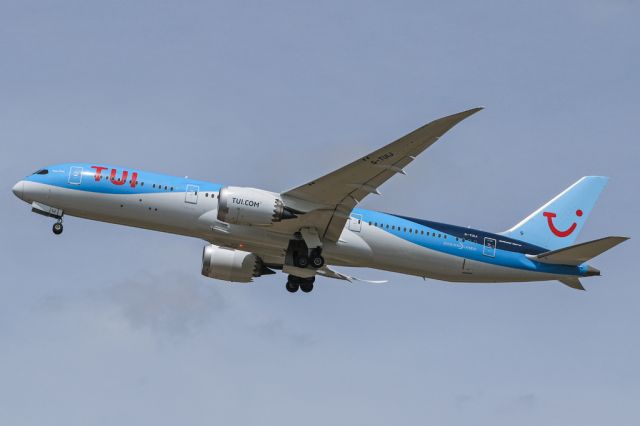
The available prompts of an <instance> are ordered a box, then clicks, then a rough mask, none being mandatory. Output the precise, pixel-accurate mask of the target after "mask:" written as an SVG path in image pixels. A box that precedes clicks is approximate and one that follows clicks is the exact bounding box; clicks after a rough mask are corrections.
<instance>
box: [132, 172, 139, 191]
mask: <svg viewBox="0 0 640 426" xmlns="http://www.w3.org/2000/svg"><path fill="white" fill-rule="evenodd" d="M136 185H138V172H133V173H131V187H132V188H135V187H136Z"/></svg>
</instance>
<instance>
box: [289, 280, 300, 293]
mask: <svg viewBox="0 0 640 426" xmlns="http://www.w3.org/2000/svg"><path fill="white" fill-rule="evenodd" d="M286 288H287V291H288V292H289V293H295V292H296V291H298V288H300V284H299V283H298V280H297V279H296V278H295V277H292V276H289V278H288V279H287V285H286Z"/></svg>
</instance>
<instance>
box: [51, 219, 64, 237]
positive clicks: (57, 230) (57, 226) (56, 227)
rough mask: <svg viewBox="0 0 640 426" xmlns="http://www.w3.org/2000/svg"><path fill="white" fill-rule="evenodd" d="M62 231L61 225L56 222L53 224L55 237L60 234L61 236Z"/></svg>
mask: <svg viewBox="0 0 640 426" xmlns="http://www.w3.org/2000/svg"><path fill="white" fill-rule="evenodd" d="M63 229H64V228H63V226H62V224H61V223H59V222H56V223H54V224H53V233H54V234H56V235H60V234H62V230H63Z"/></svg>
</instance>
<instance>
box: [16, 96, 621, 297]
mask: <svg viewBox="0 0 640 426" xmlns="http://www.w3.org/2000/svg"><path fill="white" fill-rule="evenodd" d="M481 109H482V108H473V109H469V110H467V111H463V112H460V113H457V114H453V115H449V116H446V117H443V118H440V119H437V120H435V121H432V122H430V123H428V124H426V125H424V126H423V127H420V128H419V129H417V130H415V131H413V132H411V133H409V134H407V135H406V136H403V137H401V138H400V139H398V140H396V141H395V142H392V143H390V144H388V145H386V146H384V147H382V148H380V149H378V150H376V151H373V152H372V153H370V154H368V155H365V156H364V157H361V158H358V159H357V160H355V161H353V162H352V163H350V164H348V165H346V166H344V167H342V168H340V169H338V170H335V171H333V172H331V173H329V174H327V175H324V176H322V177H320V178H317V179H314V180H311V181H309V182H308V183H305V184H303V185H300V186H298V187H295V188H293V189H289V190H286V191H284V192H280V193H277V192H271V191H266V190H263V189H258V188H249V187H238V186H230V185H222V184H218V183H211V182H207V181H200V180H194V179H189V178H186V177H185V178H181V177H175V176H167V175H164V174H157V173H150V172H145V171H142V170H138V169H133V168H126V167H117V166H111V165H105V164H100V163H65V164H57V165H52V166H48V167H45V168H42V169H39V170H38V171H36V172H35V173H33V174H32V175H30V176H27V177H25V178H24V179H22V180H20V181H19V182H18V183H17V184H16V185H15V186H14V187H13V193H14V194H15V195H16V196H17V197H18V198H20V199H21V200H23V201H25V202H27V203H29V204H30V205H31V210H32V211H33V212H35V213H39V214H41V215H44V216H47V217H50V218H54V219H55V220H56V222H55V223H54V225H53V233H54V234H56V235H59V234H61V233H62V231H63V224H62V220H63V217H65V216H75V217H80V218H86V219H91V220H98V221H102V222H109V223H114V224H120V225H126V226H133V227H138V228H144V229H150V230H155V231H162V232H168V233H172V234H178V235H184V236H189V237H195V238H199V239H202V240H204V241H206V245H205V247H204V249H203V253H202V270H201V273H202V275H204V276H206V277H209V278H214V279H218V280H224V281H230V282H236V283H248V282H252V281H253V280H254V278H257V277H260V276H262V275H268V274H274V273H276V271H277V270H280V271H282V272H283V273H284V274H287V275H288V278H287V282H286V289H287V290H288V291H289V292H291V293H294V292H296V291H298V290H301V291H302V292H304V293H308V292H310V291H312V290H313V285H314V282H315V279H316V276H322V277H328V278H334V279H339V280H345V281H347V282H351V283H353V282H356V281H363V282H369V283H381V282H386V281H366V280H360V279H358V278H356V277H353V276H350V275H347V274H345V273H342V272H339V271H337V270H336V269H335V266H347V267H367V268H374V269H379V270H385V271H391V272H396V273H401V274H408V275H413V276H417V277H422V278H423V279H425V280H426V279H427V278H429V279H436V280H444V281H450V282H467V283H506V282H530V281H549V280H557V281H560V282H561V283H563V284H565V285H567V286H569V287H572V288H574V289H579V290H584V287H583V285H582V283H581V282H580V278H582V277H590V276H597V275H600V271H599V270H598V269H596V268H595V267H593V266H591V265H589V264H588V263H587V262H588V261H589V260H591V259H592V258H594V257H596V256H598V255H600V254H601V253H603V252H605V251H607V250H609V249H611V248H613V247H614V246H616V245H618V244H620V243H622V242H623V241H625V240H627V239H628V238H626V237H617V236H611V237H605V238H600V239H597V240H594V241H589V242H584V243H579V244H575V241H576V238H577V236H578V234H579V233H580V231H581V229H582V227H583V225H584V224H585V222H586V220H587V218H588V216H589V213H590V212H591V210H592V208H593V206H594V204H595V202H596V200H597V198H598V196H599V195H600V193H601V191H602V190H603V188H604V187H605V185H606V184H607V181H608V178H607V177H603V176H585V177H583V178H581V179H580V180H578V181H577V182H575V183H574V184H573V185H571V186H570V187H568V188H567V189H566V190H564V191H563V192H562V193H560V194H559V195H557V196H556V197H554V198H553V199H551V201H549V202H547V203H546V204H544V205H543V206H542V207H540V208H538V209H537V210H535V211H534V212H533V213H531V214H530V215H529V216H527V217H526V218H524V219H523V220H522V221H520V222H518V223H517V224H516V225H514V226H513V227H512V228H510V229H508V230H506V231H504V232H498V233H493V232H487V231H482V230H478V229H472V228H468V227H462V226H455V225H448V224H445V223H440V222H435V221H430V220H423V219H416V218H412V217H408V216H402V215H399V214H392V213H383V212H379V211H373V210H365V209H362V208H358V207H357V205H358V204H360V203H361V202H362V201H363V200H364V199H365V198H366V197H367V196H368V195H370V194H380V192H379V187H380V186H381V185H382V184H383V183H385V182H386V181H387V180H388V179H390V178H391V177H392V176H394V175H396V174H405V168H406V167H407V166H408V165H409V164H410V163H411V162H413V161H414V160H415V159H416V157H417V156H418V155H419V154H420V153H422V152H423V151H425V150H426V149H427V148H429V147H430V146H431V145H433V144H434V143H435V142H436V141H437V140H438V139H439V138H440V137H442V136H443V135H444V134H445V133H446V132H447V131H449V130H450V129H451V128H453V127H454V126H455V125H456V124H458V123H460V122H461V121H462V120H464V119H465V118H467V117H469V116H471V115H473V114H475V113H477V112H478V111H480V110H481Z"/></svg>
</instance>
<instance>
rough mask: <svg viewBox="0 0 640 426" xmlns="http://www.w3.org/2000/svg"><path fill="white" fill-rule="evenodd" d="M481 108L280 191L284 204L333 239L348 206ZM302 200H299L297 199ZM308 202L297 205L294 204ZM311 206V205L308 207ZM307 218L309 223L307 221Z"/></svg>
mask: <svg viewBox="0 0 640 426" xmlns="http://www.w3.org/2000/svg"><path fill="white" fill-rule="evenodd" d="M481 109H482V108H473V109H470V110H467V111H463V112H459V113H457V114H453V115H449V116H447V117H443V118H439V119H437V120H435V121H432V122H431V123H429V124H426V125H424V126H422V127H420V128H419V129H417V130H414V131H413V132H411V133H409V134H408V135H406V136H403V137H401V138H400V139H398V140H396V141H395V142H392V143H390V144H388V145H386V146H384V147H382V148H380V149H378V150H376V151H374V152H372V153H370V154H369V155H366V156H364V157H362V158H359V159H358V160H356V161H354V162H352V163H351V164H347V165H346V166H344V167H342V168H340V169H338V170H336V171H333V172H331V173H329V174H327V175H324V176H322V177H320V178H318V179H315V180H313V181H311V182H308V183H306V184H304V185H301V186H299V187H297V188H294V189H290V190H288V191H286V192H284V193H282V198H283V201H284V202H285V205H287V206H292V207H293V208H294V209H297V210H302V211H304V212H307V213H312V214H311V215H308V214H306V215H305V216H308V217H307V218H305V219H306V220H304V222H305V225H306V226H314V227H315V228H316V229H317V230H318V233H319V235H320V238H322V239H328V240H329V241H337V240H338V238H339V237H340V234H341V233H342V229H343V227H344V224H345V223H346V221H347V219H348V218H349V215H350V213H351V210H352V209H353V208H354V207H355V206H356V205H357V204H358V203H360V202H361V201H362V200H363V199H364V197H366V196H367V195H369V194H379V192H378V187H379V186H380V185H382V184H383V183H384V182H386V181H387V180H388V179H389V178H391V177H392V176H394V175H395V174H396V173H402V174H404V167H406V166H407V165H408V164H409V163H411V162H412V161H413V160H415V158H416V156H417V155H418V154H420V153H421V152H423V151H424V150H425V149H427V148H429V147H430V146H431V145H432V144H433V143H435V142H436V141H437V140H438V139H439V138H440V137H441V136H442V135H444V134H445V133H446V132H447V131H448V130H449V129H451V128H452V127H453V126H455V125H456V124H458V123H459V122H461V121H462V120H464V119H465V118H467V117H469V116H471V115H473V114H475V113H476V112H478V111H480V110H481ZM301 202H302V203H301ZM305 205H306V206H309V207H307V208H304V207H303V208H302V209H298V208H297V206H305ZM311 206H313V207H311ZM310 222H311V223H310Z"/></svg>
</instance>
